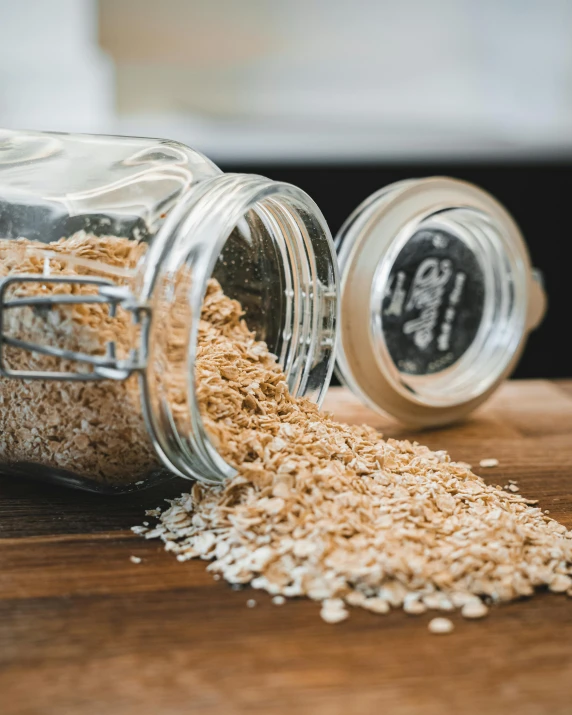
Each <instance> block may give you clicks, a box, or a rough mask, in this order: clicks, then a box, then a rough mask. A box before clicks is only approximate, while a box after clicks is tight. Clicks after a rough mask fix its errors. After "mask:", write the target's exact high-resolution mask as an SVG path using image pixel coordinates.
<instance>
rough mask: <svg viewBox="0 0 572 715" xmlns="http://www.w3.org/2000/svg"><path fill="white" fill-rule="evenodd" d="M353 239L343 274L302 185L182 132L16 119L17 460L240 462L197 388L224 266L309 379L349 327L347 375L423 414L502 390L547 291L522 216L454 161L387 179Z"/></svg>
mask: <svg viewBox="0 0 572 715" xmlns="http://www.w3.org/2000/svg"><path fill="white" fill-rule="evenodd" d="M337 249H338V252H339V262H340V269H341V280H338V268H337V260H336V254H335V248H334V243H333V242H332V240H331V237H330V234H329V231H328V228H327V225H326V223H325V221H324V219H323V216H322V214H321V213H320V211H319V209H318V208H317V206H316V205H315V204H314V203H313V201H312V200H311V199H310V198H309V197H308V196H307V195H306V194H305V193H304V192H303V191H301V190H299V189H297V188H295V187H293V186H291V185H288V184H283V183H279V182H275V181H271V180H269V179H266V178H263V177H260V176H253V175H248V174H223V173H222V172H221V171H220V170H219V169H218V168H217V167H216V166H215V165H214V164H212V163H211V162H210V161H209V160H208V159H206V158H205V157H204V156H202V155H201V154H200V153H198V152H196V151H194V150H192V149H189V148H188V147H185V146H183V145H181V144H178V143H177V142H172V141H162V140H150V139H133V138H123V137H100V136H88V135H83V136H82V135H66V134H55V133H39V132H11V131H3V132H0V471H3V472H7V473H11V474H25V475H29V476H32V477H36V478H38V477H39V478H43V479H47V480H51V481H56V482H61V483H66V484H69V485H72V486H77V487H81V488H84V489H90V490H94V491H125V490H130V489H134V488H139V487H141V486H145V485H148V484H151V483H153V482H154V481H156V480H157V479H158V478H162V477H163V476H166V475H168V474H173V473H174V474H178V475H180V476H183V477H187V478H197V479H201V480H203V481H206V482H211V483H216V482H221V481H223V480H224V479H225V478H227V477H228V476H229V475H230V474H232V473H233V469H232V467H231V466H230V465H228V464H227V463H226V462H225V461H224V460H223V458H222V457H221V456H220V454H219V453H218V452H217V450H216V448H215V446H214V445H213V444H212V442H211V441H210V440H209V438H208V436H207V434H206V431H205V428H204V425H203V422H202V419H201V414H200V410H199V407H198V403H197V395H196V389H195V388H196V386H195V360H196V357H197V355H196V353H197V336H198V335H199V330H200V324H201V310H202V306H203V301H204V298H205V294H206V292H207V290H208V286H209V280H210V279H211V278H216V279H217V280H218V281H219V283H220V284H221V286H222V288H223V290H224V293H225V294H226V295H227V296H228V297H230V298H233V299H236V300H238V301H239V302H240V304H241V305H242V308H243V310H244V312H245V318H246V321H247V323H248V326H249V328H250V329H251V330H253V331H255V333H256V337H257V339H258V340H263V341H265V342H266V343H267V345H268V347H269V349H270V350H271V351H272V353H274V354H275V355H276V356H277V357H278V361H279V363H280V365H281V366H282V368H283V370H284V373H285V375H286V380H287V384H288V388H289V390H290V392H291V393H292V394H293V395H295V396H306V397H308V398H310V399H311V400H314V401H316V402H318V403H319V402H320V400H321V399H322V397H323V395H324V392H325V390H326V388H327V386H328V384H329V380H330V376H331V371H332V367H333V361H334V347H336V350H337V358H338V373H339V375H340V378H341V379H342V381H344V382H345V383H346V384H347V385H348V386H349V387H350V388H351V389H352V390H353V391H354V392H355V393H356V394H357V395H359V396H360V397H362V398H363V399H364V400H365V401H366V402H367V403H368V404H370V405H371V406H373V407H375V408H376V409H379V410H382V411H386V412H389V413H391V414H393V415H394V416H396V417H397V418H399V419H401V420H403V421H404V422H406V423H409V424H412V425H416V426H420V425H434V424H442V423H444V422H448V421H452V420H455V419H458V418H460V417H462V416H463V415H465V414H466V413H467V412H469V411H470V410H472V409H474V407H475V406H476V405H477V404H480V403H481V402H482V401H483V400H484V399H486V397H487V396H488V395H489V394H490V393H491V392H492V391H493V390H494V389H495V387H496V386H497V385H498V384H499V382H500V381H501V380H502V379H503V378H504V377H505V376H506V375H507V374H508V373H509V372H510V370H511V369H512V367H513V366H514V364H515V362H516V360H517V358H518V356H519V354H520V352H521V350H522V347H523V345H524V342H525V339H526V335H527V333H528V331H529V330H530V329H531V328H532V327H534V325H536V323H537V322H538V321H539V320H540V318H541V316H542V313H543V310H544V298H543V292H542V289H541V287H540V285H539V283H538V281H537V280H536V275H535V274H534V272H533V271H532V270H531V267H530V261H529V258H528V254H527V251H526V248H525V245H524V242H523V240H522V238H521V236H520V234H519V232H518V229H517V227H516V225H515V224H514V222H513V221H512V219H511V218H510V216H509V215H508V214H507V213H506V211H505V210H504V209H503V208H502V207H501V206H500V205H499V204H498V203H497V202H496V201H495V200H494V199H492V198H491V197H490V196H488V194H486V193H485V192H483V191H481V190H480V189H477V188H476V187H473V186H470V185H468V184H465V183H462V182H458V181H455V180H453V179H444V178H434V179H422V180H415V181H408V182H401V183H399V184H395V185H393V186H390V187H387V188H385V189H383V190H382V191H380V192H379V193H378V194H375V195H374V196H372V197H370V199H368V200H367V201H366V202H365V203H364V204H363V205H362V206H361V207H359V208H358V209H357V210H356V212H355V213H354V214H353V215H352V217H350V219H349V220H348V222H347V223H346V224H345V226H344V227H343V228H342V230H341V232H340V234H339V236H338V238H337ZM339 294H340V295H341V300H338V295H339ZM338 313H340V317H341V321H340V327H339V329H337V319H338Z"/></svg>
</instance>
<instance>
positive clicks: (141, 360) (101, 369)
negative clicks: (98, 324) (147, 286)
mask: <svg viewBox="0 0 572 715" xmlns="http://www.w3.org/2000/svg"><path fill="white" fill-rule="evenodd" d="M25 283H61V284H68V285H78V284H79V285H95V286H98V287H99V288H98V292H97V294H96V295H83V296H82V295H65V294H64V295H49V296H39V295H34V296H26V297H23V298H12V299H9V300H7V299H6V294H7V291H8V288H9V287H10V286H11V285H13V284H18V285H21V284H25ZM81 303H91V304H93V303H98V304H101V305H108V306H109V316H110V317H112V318H113V317H115V315H116V311H117V307H118V306H121V307H122V308H124V309H125V310H128V311H129V312H130V313H131V315H132V316H133V320H134V322H135V323H139V324H141V333H140V345H139V346H138V347H136V348H132V349H131V350H130V352H129V357H128V358H127V359H124V360H119V359H118V358H117V356H116V344H115V341H113V340H111V341H109V342H108V343H107V345H106V352H105V355H89V354H88V353H82V352H75V351H73V350H66V349H64V348H60V347H58V346H56V345H40V344H37V343H33V342H28V341H26V340H19V339H18V338H14V337H11V336H9V335H7V334H6V333H5V316H6V312H7V311H8V310H11V309H13V308H24V307H30V308H32V309H34V310H36V311H49V310H51V309H52V308H54V307H56V306H58V305H79V304H81ZM149 316H150V310H149V308H148V307H147V306H145V305H142V304H140V303H138V302H137V300H136V299H135V297H134V296H133V294H132V293H131V291H130V290H129V288H128V287H127V286H118V285H116V284H115V283H113V281H110V280H107V279H105V278H96V277H84V276H46V275H13V276H8V277H7V278H2V279H0V376H1V377H12V378H18V379H23V380H76V381H83V382H85V381H89V380H125V379H126V378H127V377H129V375H131V374H132V373H133V372H135V371H139V370H142V369H143V368H144V367H145V365H146V351H145V349H144V345H145V339H146V335H147V332H148V323H149ZM6 345H9V346H11V347H15V348H19V349H21V350H25V351H28V352H35V353H42V354H44V355H51V356H52V357H57V358H61V359H63V360H71V361H74V362H78V363H84V364H87V365H91V366H92V368H91V370H88V371H86V372H73V371H70V372H55V371H54V372H50V371H47V372H42V371H35V370H12V369H11V368H9V367H8V366H7V365H6V362H5V356H4V346H6Z"/></svg>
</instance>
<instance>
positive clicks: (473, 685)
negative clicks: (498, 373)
mask: <svg viewBox="0 0 572 715" xmlns="http://www.w3.org/2000/svg"><path fill="white" fill-rule="evenodd" d="M327 407H328V408H329V409H331V410H333V411H334V412H336V414H337V415H338V416H339V417H340V418H342V419H345V420H346V421H351V422H354V421H359V422H364V421H367V422H370V423H371V424H374V425H375V426H377V427H380V428H381V429H382V430H383V431H384V432H385V433H386V434H392V435H399V434H400V431H399V429H398V428H396V426H395V425H394V424H392V423H391V422H390V421H389V420H385V419H382V418H380V417H378V416H377V415H375V414H373V413H371V412H369V411H368V410H367V409H365V408H364V407H362V406H361V405H360V404H359V403H358V402H357V401H356V400H355V399H354V398H352V397H351V396H350V395H349V394H348V393H347V392H346V391H343V390H340V389H335V390H332V392H331V394H330V396H329V398H328V402H327ZM416 437H417V438H418V439H420V440H423V441H424V442H426V443H427V444H429V445H430V446H431V447H434V448H446V449H448V450H449V451H450V452H451V453H452V454H453V456H454V457H456V458H458V459H462V460H465V461H468V462H470V463H472V464H474V465H478V463H479V460H480V459H482V458H485V457H496V458H497V459H499V460H500V466H499V467H497V468H495V469H489V470H482V471H483V476H484V477H485V478H486V479H487V480H491V481H492V482H494V483H503V484H504V483H506V480H507V479H508V478H510V479H517V480H518V483H519V485H520V487H521V493H522V494H524V495H525V496H527V497H530V498H539V499H540V505H541V506H542V508H544V509H549V510H550V512H551V514H552V515H553V516H554V517H555V518H556V519H558V520H559V521H561V522H562V523H564V524H566V526H568V527H572V382H570V383H548V382H520V383H517V382H513V383H509V384H507V385H505V387H504V388H503V389H502V390H501V391H500V392H499V393H498V394H497V396H496V397H495V398H494V399H493V400H492V401H491V402H489V404H488V405H487V406H486V407H485V408H483V409H482V410H481V411H480V412H478V413H477V414H476V415H475V416H474V417H473V418H472V419H471V420H470V421H468V422H467V423H465V424H464V425H461V426H458V427H455V428H449V429H443V430H439V431H433V432H427V433H424V434H422V435H416ZM476 471H478V468H477V469H476ZM186 484H187V483H185V482H182V481H179V480H176V481H173V482H170V483H168V484H165V485H163V486H161V487H160V488H156V489H154V490H150V491H147V492H142V493H139V494H137V495H131V496H125V497H99V496H94V495H90V494H83V493H80V492H73V491H70V490H66V489H60V488H54V487H51V488H50V487H48V486H40V485H38V484H33V483H24V482H22V481H18V480H17V479H16V478H13V479H12V480H10V479H8V478H3V479H2V480H0V511H1V514H0V668H1V669H0V712H1V713H3V715H12V714H14V713H18V715H32V714H34V715H36V714H38V713H42V715H44V714H46V715H48V714H49V715H56V714H57V715H64V714H65V715H84V714H89V715H115V714H121V715H126V714H127V713H130V714H131V713H133V714H134V715H163V714H168V715H175V714H178V713H208V714H212V713H221V714H224V715H233V714H234V713H264V714H265V715H266V714H270V713H296V715H303V714H305V713H311V714H312V715H337V714H338V713H339V714H340V715H341V714H342V713H343V714H344V715H346V714H351V715H355V714H360V713H381V712H387V713H391V715H404V714H406V713H407V714H409V713H423V714H424V715H432V714H433V713H435V714H437V713H438V714H439V715H443V714H448V713H454V714H455V715H457V714H460V713H462V714H466V713H479V714H481V713H485V714H486V715H492V714H494V713H514V715H529V714H530V715H532V714H535V715H536V714H537V713H550V714H551V715H560V714H562V715H564V714H566V715H569V714H570V713H572V600H571V599H568V598H567V597H566V596H555V595H551V594H547V593H541V594H539V595H538V596H536V597H535V598H533V599H530V600H527V601H522V602H519V603H514V604H511V605H507V606H502V607H499V608H497V609H493V611H492V613H491V615H490V616H489V617H488V618H487V619H486V620H484V621H479V622H468V621H464V620H463V619H462V618H460V617H458V616H454V617H453V620H454V622H455V625H456V628H455V631H454V633H453V634H451V635H448V636H434V635H431V634H429V632H428V631H427V622H428V620H429V616H427V615H425V616H407V615H405V614H403V613H402V612H395V613H392V614H390V615H389V616H375V615H373V614H370V613H366V612H362V611H360V610H355V611H354V612H352V614H351V617H350V619H349V620H348V621H346V622H344V623H342V624H339V625H335V626H333V625H327V624H326V623H324V622H322V621H321V619H320V618H319V615H318V611H319V609H318V606H317V604H315V603H311V602H309V601H306V600H297V601H292V602H288V603H287V604H286V605H284V606H282V607H277V606H274V605H272V604H271V602H270V598H269V597H268V595H266V594H262V593H260V592H253V591H252V590H250V589H246V590H243V591H233V590H232V589H231V588H230V587H229V586H228V585H226V584H225V583H222V582H220V581H219V582H215V581H213V578H212V576H210V575H207V573H206V572H205V564H204V563H203V562H190V563H186V564H180V563H178V562H177V561H176V559H175V558H174V557H173V556H172V555H170V554H168V553H165V552H164V551H163V550H162V546H161V544H160V543H159V542H156V541H144V540H143V539H140V538H139V537H136V536H134V535H133V534H132V533H131V532H130V530H129V529H130V527H131V526H132V525H134V524H139V523H141V521H142V520H143V519H144V516H143V511H144V509H146V508H150V507H154V506H157V504H158V503H160V501H161V500H162V499H163V498H166V497H169V496H175V495H178V494H179V493H180V492H181V491H182V490H183V488H184V487H185V486H186ZM131 555H137V556H140V557H141V558H142V559H143V562H142V563H141V564H133V563H131V561H130V559H129V557H130V556H131ZM253 597H254V598H256V601H257V605H256V607H255V608H247V607H246V601H247V599H249V598H253Z"/></svg>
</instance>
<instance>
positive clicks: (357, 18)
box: [0, 0, 572, 160]
mask: <svg viewBox="0 0 572 715" xmlns="http://www.w3.org/2000/svg"><path fill="white" fill-rule="evenodd" d="M95 5H96V3H95V2H92V1H91V0H19V2H11V1H9V0H0V123H4V124H12V125H13V124H15V123H19V124H21V125H25V126H31V125H34V126H47V127H54V126H56V125H57V126H59V127H60V128H63V129H70V128H77V129H81V130H85V129H86V128H91V129H93V130H101V131H114V130H117V131H122V132H128V133H145V134H155V135H167V136H171V137H173V138H178V139H180V140H182V141H186V142H187V143H191V144H194V145H195V146H197V147H199V148H201V149H202V150H203V151H206V152H207V153H209V154H210V155H211V156H212V157H213V158H215V159H217V158H221V159H246V160H249V159H250V160H262V159H268V160H276V159H278V160H280V159H297V160H299V159H305V158H306V159H321V160H324V159H338V160H339V159H344V158H347V159H383V158H392V159H399V158H405V159H407V158H419V157H423V156H427V155H445V154H446V155H455V156H458V155H462V156H473V155H477V156H483V155H491V154H493V155H499V154H504V155H514V154H530V153H536V154H538V153H544V154H547V153H554V152H562V151H571V152H572V43H571V42H570V40H571V31H572V2H571V1H570V0H542V2H540V0H393V1H390V0H99V22H100V28H99V37H100V42H101V45H102V46H103V48H104V50H105V51H106V52H107V53H108V54H109V55H110V56H111V57H112V58H113V61H114V63H115V79H113V77H112V76H111V75H110V73H109V67H108V64H107V62H106V58H105V57H104V55H103V54H102V52H101V51H100V50H99V48H98V45H97V28H96V20H97V15H96V12H95ZM114 81H115V82H116V85H117V93H116V100H117V101H116V105H115V106H116V109H117V114H116V116H113V115H112V113H111V100H112V97H113V96H114V86H113V84H114Z"/></svg>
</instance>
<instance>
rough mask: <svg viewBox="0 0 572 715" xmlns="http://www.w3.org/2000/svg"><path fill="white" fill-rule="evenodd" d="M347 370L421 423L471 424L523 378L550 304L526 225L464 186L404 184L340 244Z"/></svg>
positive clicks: (366, 389)
mask: <svg viewBox="0 0 572 715" xmlns="http://www.w3.org/2000/svg"><path fill="white" fill-rule="evenodd" d="M336 247H337V250H338V258H339V266H340V274H341V308H340V329H339V333H338V345H337V353H336V355H337V365H336V370H337V373H338V376H339V377H340V379H341V381H342V382H344V383H345V384H347V385H348V387H350V388H351V389H352V390H353V392H354V393H356V394H357V395H359V396H360V397H361V398H362V399H363V400H364V401H365V402H366V403H367V404H369V405H370V406H371V407H373V408H374V409H376V410H378V411H382V412H384V413H389V414H391V415H392V416H394V417H396V418H397V419H399V420H401V421H402V422H404V423H406V424H409V425H411V426H433V425H439V424H444V423H447V422H451V421H454V420H457V419H460V418H461V417H463V416H464V415H466V414H467V413H468V412H470V411H471V410H473V409H474V408H475V407H476V406H477V405H479V404H480V403H481V402H483V401H484V400H485V399H486V398H487V397H488V396H489V395H490V394H491V393H492V392H493V391H494V390H495V389H496V387H497V386H498V385H499V383H500V382H501V381H502V380H503V379H504V378H505V377H506V376H507V375H508V374H509V373H510V372H511V370H512V369H513V368H514V366H515V365H516V362H517V360H518V358H519V356H520V354H521V352H522V349H523V347H524V344H525V341H526V336H527V334H528V332H529V331H530V330H532V329H533V328H534V327H536V325H537V324H538V323H539V322H540V321H541V319H542V316H543V314H544V310H545V306H546V298H545V295H544V291H543V289H542V285H541V281H540V274H539V273H538V272H536V271H534V270H533V269H532V267H531V264H530V258H529V255H528V251H527V249H526V245H525V243H524V240H523V238H522V235H521V233H520V231H519V229H518V226H517V225H516V223H515V222H514V220H513V219H512V217H511V216H510V214H509V213H508V212H507V211H506V209H505V208H504V207H503V206H502V205H501V204H499V203H498V202H497V201H496V200H495V199H494V198H493V197H492V196H490V195H489V194H487V193H486V192H485V191H483V190H482V189H480V188H478V187H476V186H473V185H471V184H468V183H466V182H463V181H458V180H456V179H450V178H446V177H433V178H427V179H418V180H417V179H414V180H408V181H402V182H399V183H396V184H392V185H390V186H388V187H386V188H384V189H382V190H381V191H378V192H377V193H375V194H373V195H372V196H370V197H369V198H368V199H367V200H366V201H364V202H363V203H362V204H361V205H360V206H359V207H358V208H357V209H356V210H355V211H354V213H353V214H352V215H351V216H350V217H349V219H348V220H347V221H346V223H345V224H344V226H343V227H342V228H341V230H340V232H339V234H338V235H337V237H336Z"/></svg>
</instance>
